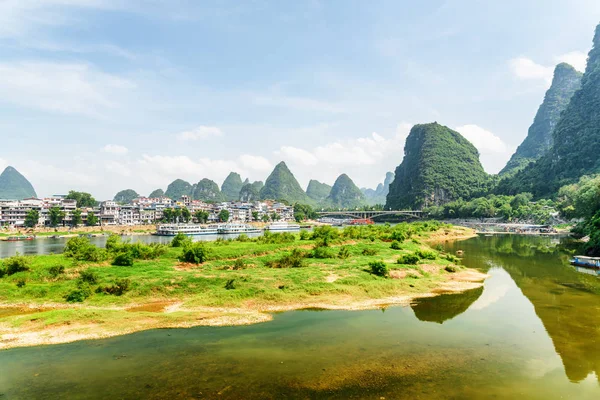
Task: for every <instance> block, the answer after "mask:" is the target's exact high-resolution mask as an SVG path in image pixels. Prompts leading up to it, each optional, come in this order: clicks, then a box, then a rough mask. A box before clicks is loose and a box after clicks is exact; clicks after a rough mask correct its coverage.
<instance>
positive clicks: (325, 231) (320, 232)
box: [311, 225, 340, 247]
mask: <svg viewBox="0 0 600 400" xmlns="http://www.w3.org/2000/svg"><path fill="white" fill-rule="evenodd" d="M339 237H340V231H339V230H337V229H336V228H334V227H332V226H329V225H324V226H319V227H317V228H315V229H313V232H312V235H311V238H312V239H313V240H317V241H319V243H320V245H321V246H325V247H327V246H329V245H330V244H331V243H332V242H333V241H334V240H336V239H337V238H339Z"/></svg>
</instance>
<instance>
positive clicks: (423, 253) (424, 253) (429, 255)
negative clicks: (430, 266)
mask: <svg viewBox="0 0 600 400" xmlns="http://www.w3.org/2000/svg"><path fill="white" fill-rule="evenodd" d="M415 253H416V254H417V255H418V256H419V257H420V258H422V259H424V260H435V259H436V258H437V257H438V253H436V252H435V251H431V250H420V249H419V250H417V251H416V252H415Z"/></svg>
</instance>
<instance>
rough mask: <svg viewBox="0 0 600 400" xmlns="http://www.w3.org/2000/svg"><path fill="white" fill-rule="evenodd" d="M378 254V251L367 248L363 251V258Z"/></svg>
mask: <svg viewBox="0 0 600 400" xmlns="http://www.w3.org/2000/svg"><path fill="white" fill-rule="evenodd" d="M376 254H377V250H376V249H371V248H366V249H363V251H362V255H363V256H374V255H376Z"/></svg>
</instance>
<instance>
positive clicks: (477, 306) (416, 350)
mask: <svg viewBox="0 0 600 400" xmlns="http://www.w3.org/2000/svg"><path fill="white" fill-rule="evenodd" d="M447 249H448V250H449V251H456V250H458V249H461V250H464V261H463V262H464V264H465V265H467V266H469V267H473V268H477V269H480V270H482V271H485V272H487V273H488V274H489V275H490V277H489V278H488V279H487V280H486V282H485V286H484V287H483V288H481V289H476V290H472V291H469V292H466V293H462V294H453V295H443V296H438V297H435V298H429V299H423V300H420V301H418V302H416V303H415V304H413V305H412V306H410V307H388V308H386V309H381V310H369V311H318V310H307V311H295V312H286V313H280V314H276V315H275V316H274V320H273V321H271V322H268V323H263V324H257V325H250V326H238V327H219V328H217V327H197V328H190V329H162V330H152V331H146V332H140V333H135V334H131V335H127V336H121V337H115V338H110V339H103V340H90V341H82V342H76V343H71V344H64V345H54V346H40V347H33V348H20V349H11V350H5V351H2V352H0V399H66V398H68V399H140V398H148V399H195V398H209V399H214V398H218V399H282V398H286V399H313V398H316V399H318V398H336V399H351V398H357V399H359V398H360V399H362V398H366V399H382V398H385V399H399V398H402V399H403V398H406V399H492V398H493V399H560V398H563V399H598V398H600V385H599V378H598V376H599V374H600V281H599V280H598V278H597V277H596V276H591V275H588V274H582V273H578V272H577V271H576V270H575V269H574V268H572V267H571V266H569V265H568V255H567V254H565V253H564V252H563V251H562V250H561V249H562V246H561V243H560V240H559V239H557V238H550V237H532V236H517V235H505V236H495V237H478V238H474V239H470V240H467V241H463V242H455V243H449V244H447Z"/></svg>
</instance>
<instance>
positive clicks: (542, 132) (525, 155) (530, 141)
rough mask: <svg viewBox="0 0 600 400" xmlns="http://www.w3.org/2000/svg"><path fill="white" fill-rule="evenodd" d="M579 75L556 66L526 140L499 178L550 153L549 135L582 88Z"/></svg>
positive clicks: (571, 68) (573, 69)
mask: <svg viewBox="0 0 600 400" xmlns="http://www.w3.org/2000/svg"><path fill="white" fill-rule="evenodd" d="M582 75H583V74H582V73H581V72H578V71H577V70H575V68H573V67H572V66H570V65H569V64H566V63H561V64H558V65H557V66H556V68H555V69H554V79H553V80H552V85H551V86H550V89H548V91H547V92H546V96H545V97H544V102H543V103H542V104H541V105H540V108H539V109H538V111H537V114H536V115H535V118H534V120H533V124H532V125H531V126H530V127H529V131H528V132H527V137H526V138H525V140H523V143H521V145H520V146H519V147H518V148H517V151H516V152H515V154H513V155H512V157H511V159H510V160H509V161H508V163H507V164H506V166H505V167H504V169H502V171H500V175H504V176H506V175H511V174H512V175H514V174H515V173H517V172H518V171H520V170H522V169H523V168H525V167H526V166H527V165H529V163H531V162H533V161H537V160H538V159H539V158H540V157H541V156H543V155H544V154H546V153H547V152H548V150H550V148H551V147H552V145H553V144H554V139H553V137H552V132H553V131H554V128H555V127H556V124H557V123H558V121H559V119H560V115H561V113H562V112H563V111H564V110H565V109H566V108H567V106H568V105H569V102H570V101H571V97H573V94H575V92H576V91H577V90H579V88H580V87H581V77H582Z"/></svg>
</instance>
